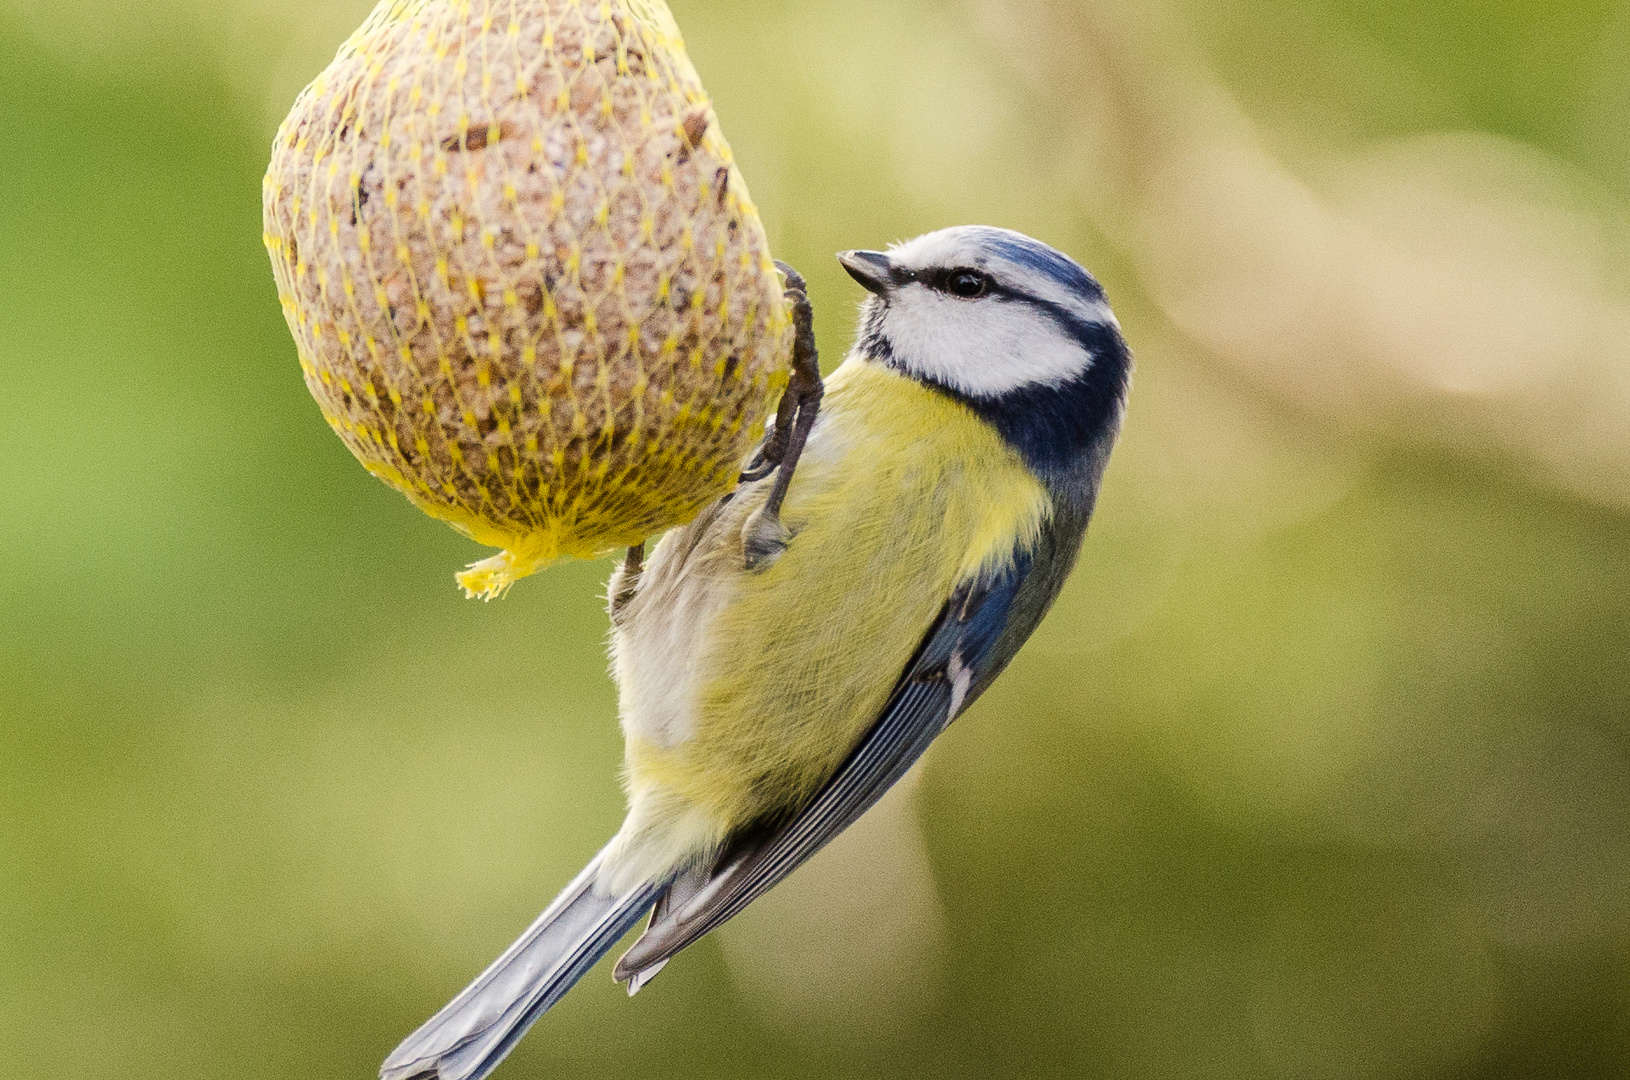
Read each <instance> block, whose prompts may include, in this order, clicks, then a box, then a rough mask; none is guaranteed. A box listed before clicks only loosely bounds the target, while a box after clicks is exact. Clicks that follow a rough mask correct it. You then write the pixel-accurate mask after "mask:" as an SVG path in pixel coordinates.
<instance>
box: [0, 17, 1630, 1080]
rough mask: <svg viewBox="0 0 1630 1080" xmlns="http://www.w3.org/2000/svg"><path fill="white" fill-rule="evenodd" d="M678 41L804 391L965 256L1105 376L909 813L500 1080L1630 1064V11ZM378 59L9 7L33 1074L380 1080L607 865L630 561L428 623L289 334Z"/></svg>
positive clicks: (3, 893)
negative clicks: (984, 666)
mask: <svg viewBox="0 0 1630 1080" xmlns="http://www.w3.org/2000/svg"><path fill="white" fill-rule="evenodd" d="M673 7H674V9H675V12H676V14H677V16H678V17H679V20H680V22H681V25H682V26H683V27H684V29H685V31H686V35H687V39H688V42H689V45H690V48H691V52H692V55H693V57H694V59H695V60H696V62H697V64H698V66H699V68H700V69H701V71H702V74H703V77H704V79H705V80H706V81H707V83H708V86H709V87H710V89H711V91H712V93H713V94H714V96H715V98H716V101H717V107H718V112H719V114H720V115H721V117H722V120H723V124H724V128H725V130H726V131H727V133H728V134H729V136H730V138H731V139H732V141H733V142H734V144H735V147H736V150H737V154H738V157H739V159H740V160H741V162H742V165H743V168H744V171H745V173H746V175H747V177H748V180H749V183H750V184H751V185H752V188H753V192H754V195H755V197H756V200H757V202H758V203H759V205H760V206H761V207H762V209H763V211H764V214H765V217H766V220H767V223H768V226H769V229H770V232H771V237H772V241H773V243H774V246H775V248H776V251H777V253H778V254H779V255H781V256H782V257H784V258H787V259H789V260H790V261H792V262H794V263H795V264H797V265H799V266H800V267H802V268H803V269H804V270H805V272H806V273H807V274H808V275H809V276H810V278H811V279H812V281H813V285H814V293H815V301H816V305H817V312H818V320H819V329H820V337H821V344H822V348H823V350H824V354H825V356H826V358H827V360H828V363H829V365H830V364H832V363H835V362H836V361H837V360H838V358H839V357H841V355H842V354H843V352H844V350H845V349H846V348H847V346H848V342H849V335H850V331H851V327H852V321H853V310H854V304H855V302H856V300H857V297H858V289H856V288H855V287H854V286H853V285H852V284H850V283H848V282H847V280H846V279H845V278H844V277H843V276H842V274H841V272H840V271H839V269H838V267H837V265H836V264H835V263H834V262H833V261H832V259H831V253H832V252H834V251H836V250H838V249H840V248H847V247H855V246H877V245H881V244H884V243H886V242H888V241H891V240H896V239H903V238H906V237H909V236H911V235H914V234H916V233H918V232H921V231H925V230H928V229H931V228H935V227H938V226H942V225H947V224H953V223H960V222H971V221H981V222H989V223H994V224H1001V225H1007V226H1011V227H1015V228H1019V229H1023V230H1025V231H1028V232H1031V233H1033V234H1035V235H1037V236H1040V237H1042V238H1044V239H1046V240H1049V241H1051V242H1052V243H1054V244H1056V245H1058V246H1060V247H1063V248H1065V249H1066V250H1068V251H1070V252H1071V253H1073V254H1074V255H1076V256H1077V257H1078V258H1080V259H1081V260H1082V261H1083V262H1084V263H1086V264H1087V265H1089V266H1090V267H1092V268H1093V269H1094V270H1095V271H1096V272H1097V273H1098V274H1099V276H1100V277H1101V278H1102V279H1103V281H1104V282H1105V284H1106V285H1107V287H1108V289H1109V291H1110V294H1111V296H1112V298H1113V299H1114V300H1115V303H1116V307H1117V309H1118V311H1119V313H1120V315H1121V318H1122V321H1123V323H1124V324H1125V327H1126V330H1127V334H1128V336H1129V338H1130V339H1131V340H1132V342H1133V344H1134V346H1135V347H1136V349H1137V352H1138V357H1139V371H1138V377H1137V384H1136V387H1135V391H1134V396H1133V400H1132V406H1131V412H1130V416H1129V419H1128V423H1127V429H1126V435H1125V439H1124V441H1123V443H1122V446H1121V448H1120V450H1119V451H1118V453H1117V456H1116V458H1115V460H1114V462H1113V463H1112V465H1111V468H1110V472H1109V478H1108V481H1107V485H1106V488H1105V491H1104V495H1103V500H1102V503H1101V505H1100V510H1099V513H1098V517H1097V520H1096V521H1095V522H1094V525H1093V530H1092V534H1091V536H1090V537H1089V539H1088V541H1087V545H1086V551H1085V556H1084V558H1083V562H1082V565H1081V568H1080V569H1079V570H1078V571H1077V573H1076V574H1075V576H1074V578H1073V580H1072V581H1071V583H1070V585H1069V587H1068V589H1067V590H1066V592H1065V594H1064V596H1063V598H1062V599H1061V601H1060V602H1059V605H1058V607H1057V609H1056V610H1055V611H1054V613H1053V615H1052V616H1051V617H1050V618H1049V620H1048V621H1047V623H1046V624H1045V625H1044V626H1043V627H1042V628H1041V630H1040V632H1038V634H1037V635H1036V637H1035V639H1034V640H1033V641H1032V643H1031V644H1030V646H1029V647H1028V648H1027V649H1026V651H1025V652H1024V653H1023V655H1021V657H1020V658H1019V660H1018V661H1017V662H1016V663H1015V664H1014V665H1013V667H1012V669H1011V671H1010V673H1009V674H1008V675H1007V676H1006V677H1005V678H1004V679H1003V680H1002V681H1001V682H999V683H998V684H997V685H996V687H995V688H994V689H993V690H992V691H991V692H990V693H989V694H988V695H987V696H986V698H985V699H984V700H983V701H982V702H981V703H980V704H979V706H978V707H977V708H976V709H974V710H973V712H972V713H970V715H969V716H967V717H966V718H965V719H964V720H962V721H961V722H959V723H958V724H957V725H956V726H955V728H954V729H953V730H952V731H951V732H950V733H949V735H948V736H947V737H946V738H945V739H943V740H942V741H941V743H940V744H939V745H938V746H937V748H936V749H935V750H934V751H933V752H932V753H931V754H930V755H929V757H928V759H927V761H926V764H925V766H924V767H923V768H922V769H920V770H919V771H918V772H917V773H916V774H915V775H914V777H913V780H912V782H911V783H910V784H908V785H906V786H905V787H904V788H903V789H901V790H900V791H898V792H897V793H896V794H895V795H891V797H890V798H889V800H888V801H887V802H886V803H885V804H884V805H883V806H881V807H880V808H879V809H878V810H877V811H876V812H875V813H874V814H872V815H871V816H870V817H868V818H867V819H866V821H865V822H864V823H863V824H862V825H861V826H860V827H857V829H856V830H854V831H853V832H852V833H851V834H849V835H848V836H846V837H845V838H844V839H843V840H842V841H841V842H840V843H839V844H837V845H835V846H834V847H833V848H832V849H830V850H829V851H828V852H827V853H825V854H823V855H822V856H821V857H820V858H819V859H818V860H816V861H815V862H814V863H812V864H811V865H810V866H809V867H807V868H806V869H805V870H803V871H802V872H800V874H799V875H797V876H796V877H795V878H794V879H793V880H792V881H791V882H789V883H788V884H787V885H785V886H784V887H783V888H781V889H779V890H777V891H776V892H775V893H774V894H772V895H771V896H770V897H768V898H766V899H765V900H764V901H763V902H762V903H760V904H759V905H756V906H755V907H754V908H753V909H752V910H751V911H750V912H749V913H747V914H746V915H744V916H743V917H742V918H740V919H739V920H738V921H737V922H736V923H734V924H733V925H731V926H730V927H729V928H727V929H726V930H725V931H724V932H722V933H720V934H718V935H716V936H715V938H713V939H711V940H709V941H706V942H704V943H703V944H701V945H700V946H698V947H697V948H695V949H693V950H691V951H690V952H688V953H686V954H685V956H684V957H683V958H682V959H681V960H679V961H678V962H676V963H675V964H674V965H673V966H672V967H670V968H669V969H668V971H667V972H666V973H665V974H664V975H663V976H662V978H661V979H659V980H658V981H657V982H656V983H654V984H653V985H652V986H651V988H650V989H649V990H647V991H646V992H644V993H643V994H641V996H640V997H639V998H637V999H635V1000H634V1001H632V1002H630V1001H628V1000H626V999H625V998H624V997H623V996H622V994H621V991H620V990H619V989H618V988H617V987H615V986H613V985H612V983H611V982H610V980H609V978H608V977H607V976H606V973H605V971H604V970H601V971H597V972H596V973H594V974H592V975H591V976H590V977H589V978H588V979H587V980H586V981H585V983H584V984H583V985H582V986H581V987H580V988H579V989H578V990H577V991H576V992H575V993H574V994H572V995H571V996H570V997H568V998H567V999H566V1001H565V1002H564V1004H562V1005H561V1006H560V1007H559V1008H558V1009H557V1010H556V1011H555V1012H553V1013H551V1014H550V1015H549V1017H548V1018H547V1019H546V1020H545V1021H544V1022H543V1023H542V1024H541V1025H540V1026H539V1027H538V1028H537V1029H535V1031H534V1033H533V1034H532V1036H531V1037H530V1038H528V1039H527V1040H526V1041H525V1042H524V1043H523V1044H522V1045H521V1047H520V1049H519V1050H518V1051H517V1053H516V1054H515V1055H514V1057H513V1058H512V1059H511V1061H510V1063H509V1064H507V1065H506V1066H505V1068H504V1071H503V1073H502V1074H501V1075H502V1076H505V1077H510V1078H514V1080H520V1078H525V1077H546V1076H572V1077H581V1078H593V1077H617V1076H635V1075H651V1074H653V1073H658V1072H660V1073H661V1074H662V1075H664V1076H673V1077H690V1076H694V1077H708V1078H717V1077H764V1076H774V1077H811V1078H816V1077H819V1078H831V1077H868V1078H871V1077H885V1078H886V1077H906V1076H912V1077H915V1076H922V1075H935V1076H946V1077H993V1076H995V1077H1026V1078H1028V1077H1114V1078H1123V1077H1124V1078H1142V1077H1149V1078H1157V1077H1159V1078H1166V1077H1196V1078H1204V1077H1219V1078H1222V1077H1227V1078H1257V1077H1261V1078H1266V1080H1321V1078H1345V1077H1354V1078H1371V1077H1373V1078H1406V1077H1408V1078H1413V1077H1443V1078H1455V1080H1483V1078H1487V1080H1494V1078H1517V1077H1548V1078H1549V1077H1609V1076H1624V1075H1627V1074H1630V756H1627V754H1630V528H1627V526H1630V3H1626V2H1625V0H1568V2H1562V0H1432V2H1430V3H1420V2H1418V0H1169V2H1163V0H1139V2H1127V0H1077V2H1067V0H890V2H888V3H878V2H876V0H755V2H753V3H751V4H749V3H726V2H723V0H674V2H673ZM367 8H368V4H367V2H366V0H0V415H3V420H0V1047H4V1060H5V1063H6V1064H5V1068H4V1071H5V1072H6V1074H7V1075H8V1076H16V1077H42V1078H43V1077H50V1078H53V1080H80V1078H85V1080H90V1078H96V1080H103V1078H107V1077H119V1078H121V1080H143V1078H155V1080H157V1078H163V1080H173V1078H177V1077H232V1078H234V1080H256V1078H263V1077H264V1078H273V1077H279V1078H281V1077H290V1076H299V1077H302V1078H313V1080H315V1078H326V1077H336V1078H338V1077H358V1078H360V1077H368V1076H372V1075H373V1072H374V1069H375V1068H376V1066H377V1063H378V1061H379V1060H380V1058H381V1057H382V1056H383V1055H384V1054H385V1053H386V1052H387V1051H388V1050H389V1049H390V1048H391V1047H392V1046H393V1045H394V1044H395V1043H396V1042H397V1040H398V1039H399V1038H401V1037H402V1036H403V1035H405V1034H406V1033H407V1032H408V1031H410V1030H411V1029H412V1028H413V1027H414V1026H416V1025H417V1024H418V1023H419V1022H420V1021H421V1020H423V1019H424V1018H425V1017H426V1016H428V1015H429V1013H430V1012H432V1011H433V1010H435V1009H436V1008H438V1007H439V1006H440V1005H441V1004H442V1003H443V1002H444V1001H445V1000H446V999H447V998H448V997H449V996H450V995H451V994H452V993H453V992H454V991H456V990H457V989H459V988H460V987H461V986H462V985H463V984H464V982H465V981H466V979H467V978H469V977H470V976H472V975H473V974H474V973H475V972H476V971H477V970H479V969H480V968H481V967H482V966H483V965H484V964H485V963H486V962H487V961H488V960H490V959H491V958H492V957H493V956H494V955H496V953H497V952H498V951H499V950H500V949H501V948H502V947H503V946H504V945H506V944H507V943H508V942H509V941H510V939H511V938H512V937H513V935H514V934H515V933H517V932H518V931H519V930H520V929H521V927H523V926H524V925H525V924H526V923H527V922H529V921H530V920H531V918H532V917H533V915H534V914H535V913H536V912H537V910H538V909H539V908H540V907H541V906H542V905H543V904H544V903H545V902H546V901H547V900H548V899H549V898H550V897H552V896H553V894H554V892H555V891H556V889H557V888H558V887H559V886H560V885H561V884H562V883H564V882H565V881H566V880H567V879H568V878H569V877H570V876H571V875H572V874H573V872H575V870H576V869H577V868H578V866H579V865H581V863H582V862H583V861H584V860H585V859H586V858H587V857H588V856H589V855H590V854H592V853H593V852H594V851H595V850H596V849H597V847H598V845H599V844H600V842H601V841H603V840H604V839H605V838H606V837H607V836H609V835H610V833H611V832H612V831H613V830H614V828H615V827H616V824H617V822H618V820H619V816H620V796H619V793H618V789H617V786H616V780H615V770H616V765H617V761H618V756H619V749H620V747H619V740H618V736H617V733H616V730H615V711H614V705H615V702H614V695H613V691H612V688H611V685H610V683H609V681H608V680H607V678H606V676H605V659H604V655H603V638H604V632H605V621H604V616H603V614H602V613H601V602H600V600H599V598H598V590H599V587H600V583H601V582H602V581H603V579H604V577H605V576H606V573H607V571H608V566H607V565H591V564H580V565H574V566H569V567H564V568H560V569H555V570H552V571H550V572H548V573H546V574H543V575H540V576H538V577H536V578H533V579H530V580H528V581H525V582H523V583H522V584H521V585H520V586H519V587H517V588H516V589H515V590H514V592H513V593H512V594H511V595H510V596H509V598H508V599H506V600H504V601H502V602H500V603H494V604H490V605H482V604H475V603H469V602H466V601H464V600H462V599H460V598H459V596H458V594H457V592H456V590H455V589H454V587H453V582H452V572H453V570H455V569H456V568H458V567H459V566H461V565H462V564H463V563H465V562H467V561H470V560H471V559H473V558H477V557H480V556H481V555H482V554H483V552H481V551H480V550H478V549H476V548H475V547H474V546H473V545H471V544H469V543H467V542H466V541H463V540H461V539H460V538H458V537H457V536H455V535H454V534H453V533H452V532H451V531H449V530H447V529H446V528H445V527H443V526H441V525H439V524H436V523H433V522H432V521H430V520H429V519H427V518H425V517H423V516H422V515H420V514H419V512H418V511H416V510H414V509H413V508H412V507H410V506H409V505H408V503H407V502H406V501H405V500H403V499H401V498H400V497H398V496H397V495H395V494H393V493H392V492H390V491H388V490H387V489H386V488H385V487H384V486H383V485H381V484H379V483H377V482H376V481H374V480H372V479H370V478H369V477H368V476H367V475H366V474H365V473H364V472H363V470H362V469H361V468H360V467H359V466H358V465H357V464H356V463H355V462H354V461H352V460H351V458H350V457H349V456H348V454H347V453H346V452H345V450H344V449H343V448H342V447H341V445H340V443H339V441H338V440H337V439H336V438H335V437H334V436H333V435H332V434H331V433H330V432H329V431H327V429H326V428H325V426H324V425H323V423H322V421H321V419H320V418H319V416H318V412H317V409H316V406H315V405H314V404H313V403H312V402H311V401H310V400H309V398H308V397H307V395H306V392H305V390H304V388H303V386H302V385H301V381H300V377H299V369H298V367H297V364H296V361H295V356H294V350H293V345H292V343H291V340H290V337H289V335H288V333H287V331H286V329H285V328H284V326H283V325H282V319H281V314H280V311H279V308H278V304H277V300H276V296H275V293H274V290H273V286H272V280H271V273H270V270H269V267H268V264H267V260H266V257H265V254H264V252H263V250H262V248H261V241H260V230H261V226H260V175H261V172H262V170H263V168H264V164H265V161H266V158H267V154H268V146H269V141H270V138H271V135H272V132H273V130H274V128H275V125H276V123H277V121H278V120H279V119H280V117H281V116H282V114H283V112H284V111H285V110H286V109H287V107H288V105H289V104H290V102H291V101H292V100H293V98H294V95H295V93H296V92H297V91H298V89H299V88H300V86H301V85H302V84H303V83H304V82H306V81H307V80H308V79H310V78H311V77H312V76H313V75H314V74H315V73H316V72H317V71H318V70H320V69H321V68H322V67H323V65H324V64H325V63H326V61H327V59H328V58H329V57H330V56H331V55H332V53H333V51H334V49H335V48H336V47H337V46H338V44H339V43H340V41H341V40H343V38H344V37H345V36H346V35H347V34H348V33H349V31H350V30H351V29H352V28H353V26H354V25H355V24H357V23H359V22H360V21H361V19H362V18H363V16H364V14H365V13H366V10H367Z"/></svg>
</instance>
